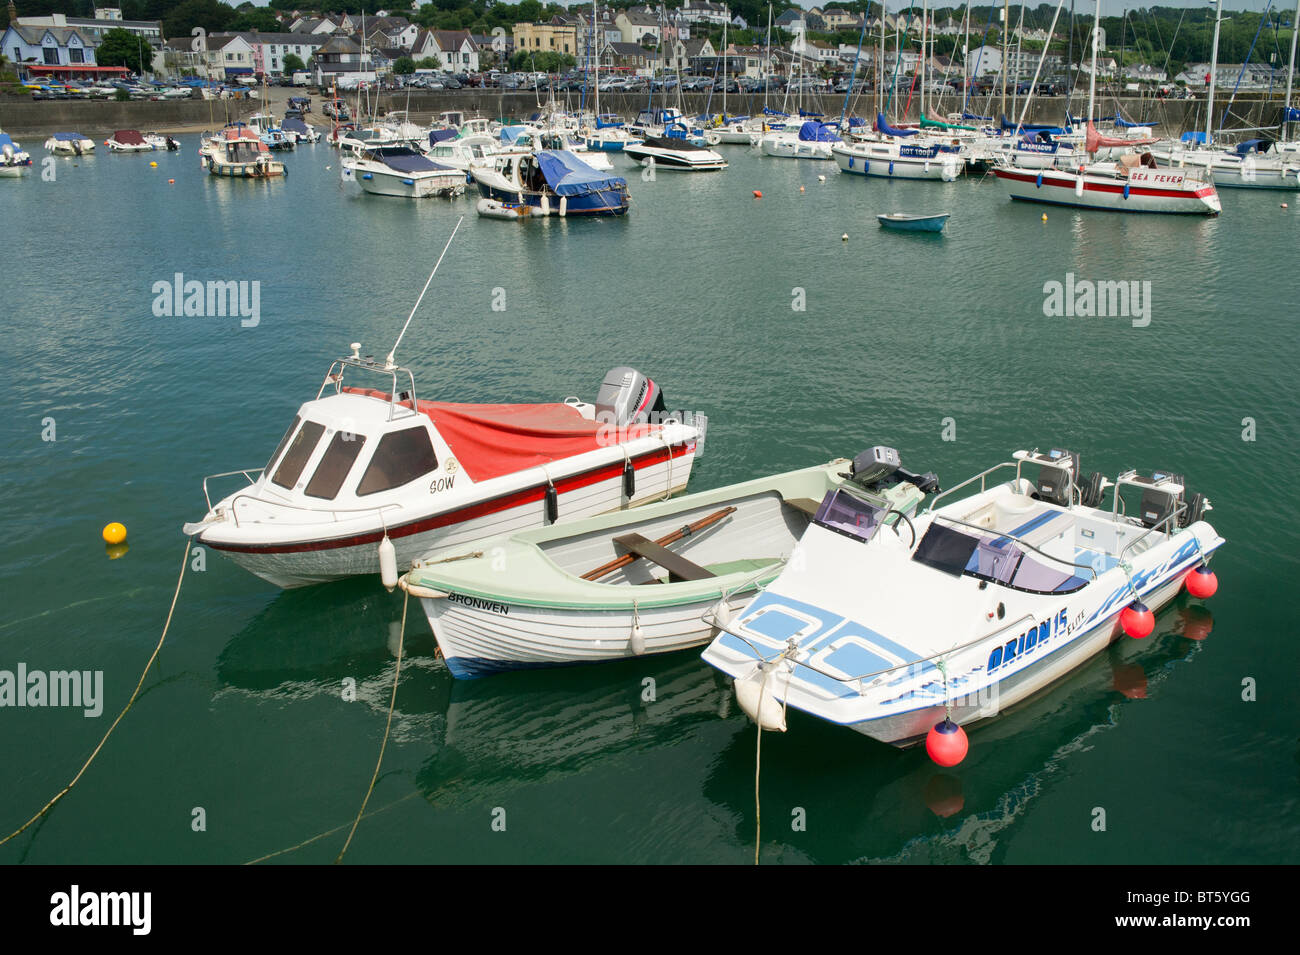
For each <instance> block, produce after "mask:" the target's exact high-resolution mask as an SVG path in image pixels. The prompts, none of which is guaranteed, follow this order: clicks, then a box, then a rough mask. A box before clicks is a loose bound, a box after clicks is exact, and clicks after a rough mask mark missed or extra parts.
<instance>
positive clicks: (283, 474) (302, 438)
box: [271, 421, 325, 489]
mask: <svg viewBox="0 0 1300 955" xmlns="http://www.w3.org/2000/svg"><path fill="white" fill-rule="evenodd" d="M324 433H325V426H324V425H323V424H317V423H316V422H315V421H308V422H307V423H306V424H304V425H303V426H302V429H301V430H300V431H299V432H298V433H297V434H296V435H294V437H293V440H292V441H290V442H289V450H288V451H286V452H284V459H283V460H282V461H281V462H280V466H279V468H277V469H276V472H275V477H273V478H271V480H272V481H274V482H275V483H276V484H278V485H280V487H284V488H290V489H292V488H293V486H294V485H295V484H296V483H298V478H299V477H301V476H302V469H303V468H305V467H306V466H307V461H308V459H309V458H310V457H311V453H312V452H313V451H315V450H316V445H317V444H319V443H320V436H321V435H322V434H324Z"/></svg>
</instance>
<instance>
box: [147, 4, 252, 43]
mask: <svg viewBox="0 0 1300 955" xmlns="http://www.w3.org/2000/svg"><path fill="white" fill-rule="evenodd" d="M234 19H235V11H234V9H233V8H232V7H230V6H228V5H227V4H224V3H219V2H218V0H183V2H181V3H179V4H177V5H176V6H174V7H172V8H171V10H170V11H169V12H168V13H166V14H165V15H164V16H163V35H164V36H168V37H188V36H189V35H190V31H191V30H193V29H194V28H195V27H202V28H203V29H205V30H207V31H208V32H209V33H215V32H217V31H219V30H224V29H226V28H227V27H228V26H229V25H230V24H231V23H232V22H233V21H234Z"/></svg>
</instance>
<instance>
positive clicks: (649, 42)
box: [614, 7, 665, 46]
mask: <svg viewBox="0 0 1300 955" xmlns="http://www.w3.org/2000/svg"><path fill="white" fill-rule="evenodd" d="M614 22H615V23H616V24H617V25H618V29H619V32H620V33H621V34H622V36H623V42H624V43H637V44H640V45H641V46H657V45H658V44H659V43H660V42H662V40H663V39H664V33H665V30H664V28H663V26H662V25H661V24H660V23H659V18H658V17H657V16H655V15H654V14H653V13H650V12H649V11H647V10H645V9H644V8H642V9H638V8H636V7H633V8H631V9H629V10H625V11H620V12H619V13H618V14H617V15H616V16H615V17H614Z"/></svg>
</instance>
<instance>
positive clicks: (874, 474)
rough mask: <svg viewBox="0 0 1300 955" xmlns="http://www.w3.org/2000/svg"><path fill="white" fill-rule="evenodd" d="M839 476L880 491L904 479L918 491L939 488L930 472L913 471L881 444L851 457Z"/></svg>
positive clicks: (936, 479)
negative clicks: (851, 464)
mask: <svg viewBox="0 0 1300 955" xmlns="http://www.w3.org/2000/svg"><path fill="white" fill-rule="evenodd" d="M843 476H844V477H847V478H848V479H849V480H851V481H852V482H853V483H854V484H857V485H858V486H859V487H861V488H863V489H864V490H868V491H880V490H883V489H884V488H887V487H893V486H894V485H895V484H901V483H902V482H904V481H906V482H907V483H908V484H915V485H916V487H917V488H918V489H919V490H920V491H921V493H922V494H933V493H935V492H937V491H938V490H939V479H938V477H936V476H935V474H934V472H933V471H929V472H926V473H925V474H916V473H914V472H912V471H909V470H907V468H905V467H903V466H902V465H901V464H900V463H899V458H898V452H897V451H896V450H895V449H893V448H888V447H885V446H884V445H883V444H878V445H876V446H875V447H874V448H868V449H867V450H866V451H863V452H862V453H861V454H859V455H858V456H857V457H855V458H854V459H853V466H852V467H851V468H850V469H849V472H848V474H846V475H843Z"/></svg>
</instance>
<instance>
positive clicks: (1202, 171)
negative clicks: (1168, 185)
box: [1151, 139, 1300, 192]
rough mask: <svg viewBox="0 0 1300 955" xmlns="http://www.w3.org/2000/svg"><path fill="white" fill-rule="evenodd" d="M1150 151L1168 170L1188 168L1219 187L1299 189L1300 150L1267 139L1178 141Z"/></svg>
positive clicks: (1290, 190)
mask: <svg viewBox="0 0 1300 955" xmlns="http://www.w3.org/2000/svg"><path fill="white" fill-rule="evenodd" d="M1151 153H1152V155H1153V156H1155V158H1156V159H1157V160H1158V161H1159V162H1163V163H1165V164H1166V165H1168V166H1169V168H1171V169H1187V168H1189V167H1190V168H1191V169H1192V170H1194V171H1195V172H1196V174H1197V175H1198V176H1203V177H1205V178H1207V179H1209V180H1210V181H1212V182H1213V183H1214V185H1215V186H1216V187H1219V188H1225V189H1274V190H1282V191H1285V192H1295V191H1297V190H1300V153H1295V152H1287V151H1280V150H1278V148H1277V144H1276V143H1274V142H1273V141H1271V140H1268V139H1247V140H1243V141H1242V142H1240V143H1237V144H1236V145H1235V146H1232V147H1230V148H1223V149H1206V148H1204V147H1203V146H1188V145H1185V144H1183V143H1181V142H1180V143H1177V144H1166V145H1163V146H1159V147H1153V148H1152V150H1151Z"/></svg>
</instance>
